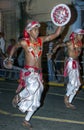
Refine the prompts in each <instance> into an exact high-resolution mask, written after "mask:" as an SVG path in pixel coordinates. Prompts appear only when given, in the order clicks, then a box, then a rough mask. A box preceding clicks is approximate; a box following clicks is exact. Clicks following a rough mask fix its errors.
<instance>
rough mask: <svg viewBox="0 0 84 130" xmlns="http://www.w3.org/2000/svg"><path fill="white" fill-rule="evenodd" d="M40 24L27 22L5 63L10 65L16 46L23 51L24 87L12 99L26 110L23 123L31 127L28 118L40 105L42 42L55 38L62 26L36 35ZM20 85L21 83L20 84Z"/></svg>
mask: <svg viewBox="0 0 84 130" xmlns="http://www.w3.org/2000/svg"><path fill="white" fill-rule="evenodd" d="M39 27H40V24H39V22H37V21H32V22H30V23H29V24H27V26H26V28H25V32H24V38H23V39H22V40H21V41H19V43H18V44H16V45H15V46H14V47H13V48H12V50H11V52H10V55H9V57H8V63H7V65H8V66H9V68H10V67H11V59H12V56H13V54H14V52H15V51H16V50H17V48H18V47H22V48H23V49H24V51H25V66H24V69H22V78H20V79H21V82H20V83H22V82H23V81H24V83H23V86H24V89H23V90H22V91H21V92H19V93H18V94H17V95H16V96H15V97H14V99H13V105H14V106H18V107H19V110H21V111H22V112H27V115H26V117H25V120H24V122H23V125H24V126H26V127H28V128H31V127H32V126H31V124H30V122H29V121H30V119H31V117H32V115H33V114H34V112H35V111H36V110H37V108H38V107H39V106H40V100H41V94H42V92H43V84H42V68H41V56H42V50H43V43H44V42H47V43H49V41H51V40H53V39H55V38H56V37H58V36H59V35H60V33H61V30H62V27H58V28H57V29H56V31H55V33H53V34H51V35H48V36H43V37H38V35H39ZM47 43H46V44H47ZM21 85H22V84H21Z"/></svg>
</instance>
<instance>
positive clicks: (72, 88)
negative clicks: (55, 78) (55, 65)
mask: <svg viewBox="0 0 84 130" xmlns="http://www.w3.org/2000/svg"><path fill="white" fill-rule="evenodd" d="M83 35H84V30H83V29H76V30H74V32H72V33H71V35H70V41H69V42H67V43H66V45H65V46H67V48H68V59H67V60H66V63H65V68H64V76H68V79H69V80H68V83H67V92H66V95H65V96H64V103H65V105H66V107H67V108H71V109H75V106H74V105H72V104H71V103H72V100H73V98H74V96H75V95H76V93H77V91H78V89H79V87H80V85H81V82H80V73H79V69H80V68H79V62H78V57H79V55H80V54H81V50H82V41H81V40H82V38H83Z"/></svg>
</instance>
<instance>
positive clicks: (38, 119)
mask: <svg viewBox="0 0 84 130" xmlns="http://www.w3.org/2000/svg"><path fill="white" fill-rule="evenodd" d="M17 84H18V83H17V82H14V81H0V130H28V128H24V127H23V126H22V121H23V120H24V117H25V114H24V113H21V112H20V111H19V110H18V109H17V108H13V107H12V103H11V102H12V98H13V96H14V95H15V89H16V88H17ZM46 90H47V92H46V94H45V98H43V99H44V103H43V105H42V106H41V108H40V109H39V110H38V111H37V112H36V113H35V114H34V115H33V117H32V119H31V123H32V125H33V130H84V89H81V90H80V91H79V92H78V94H77V96H76V98H75V99H74V102H73V103H74V105H75V106H76V108H77V109H76V110H71V109H67V108H66V107H65V105H64V102H63V98H64V94H65V87H62V86H59V87H55V86H54V87H49V88H47V87H46V86H45V91H46Z"/></svg>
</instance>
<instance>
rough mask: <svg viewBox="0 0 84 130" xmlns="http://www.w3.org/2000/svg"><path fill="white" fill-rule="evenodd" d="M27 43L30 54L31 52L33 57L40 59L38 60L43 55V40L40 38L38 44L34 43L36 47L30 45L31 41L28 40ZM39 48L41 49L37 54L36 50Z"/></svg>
mask: <svg viewBox="0 0 84 130" xmlns="http://www.w3.org/2000/svg"><path fill="white" fill-rule="evenodd" d="M26 42H27V45H28V50H29V52H31V53H32V55H33V56H34V57H35V58H36V59H38V58H39V57H40V56H41V55H42V40H41V39H40V38H37V42H36V43H33V46H34V47H32V46H31V43H30V41H29V40H28V39H26ZM37 47H38V48H39V51H38V53H35V49H36V48H37Z"/></svg>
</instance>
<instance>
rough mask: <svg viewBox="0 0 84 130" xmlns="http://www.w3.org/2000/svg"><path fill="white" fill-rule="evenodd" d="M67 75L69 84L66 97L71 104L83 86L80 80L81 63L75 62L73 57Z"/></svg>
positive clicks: (69, 60) (69, 61) (70, 59)
mask: <svg viewBox="0 0 84 130" xmlns="http://www.w3.org/2000/svg"><path fill="white" fill-rule="evenodd" d="M74 66H75V67H74ZM67 73H68V78H69V82H68V84H67V93H66V95H67V96H68V97H69V103H71V102H72V100H73V98H74V96H75V94H76V92H77V91H78V89H79V87H80V85H81V83H80V78H79V63H78V61H76V60H73V59H72V58H71V57H69V59H68V64H67Z"/></svg>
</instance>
